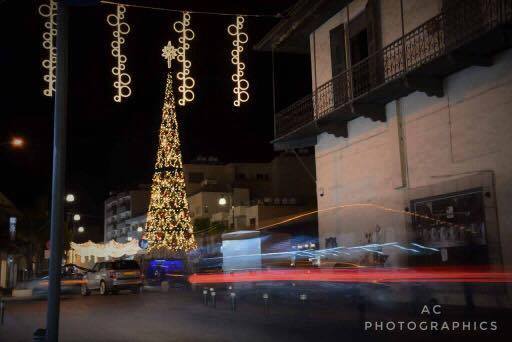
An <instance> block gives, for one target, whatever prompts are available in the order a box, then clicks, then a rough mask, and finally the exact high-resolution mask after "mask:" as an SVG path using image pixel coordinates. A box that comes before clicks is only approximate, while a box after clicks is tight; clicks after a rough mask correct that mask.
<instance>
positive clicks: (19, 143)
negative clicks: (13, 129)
mask: <svg viewBox="0 0 512 342" xmlns="http://www.w3.org/2000/svg"><path fill="white" fill-rule="evenodd" d="M24 144H25V141H24V140H23V139H22V138H20V137H14V138H12V139H11V146H12V147H14V148H21V147H23V145H24Z"/></svg>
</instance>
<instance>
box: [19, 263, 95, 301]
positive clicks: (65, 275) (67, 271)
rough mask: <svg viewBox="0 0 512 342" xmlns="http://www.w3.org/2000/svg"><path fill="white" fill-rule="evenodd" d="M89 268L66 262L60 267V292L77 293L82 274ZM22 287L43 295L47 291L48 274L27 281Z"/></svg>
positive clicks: (34, 293) (35, 294) (37, 294)
mask: <svg viewBox="0 0 512 342" xmlns="http://www.w3.org/2000/svg"><path fill="white" fill-rule="evenodd" d="M87 271H89V269H87V268H84V267H80V266H78V265H75V264H66V265H64V266H62V269H61V281H60V291H61V293H64V294H66V293H79V292H80V287H81V285H82V282H83V276H84V274H85V273H86V272H87ZM24 287H26V288H29V289H32V294H33V295H34V296H43V295H46V294H47V293H48V275H44V276H42V277H40V278H36V279H34V280H32V281H29V282H27V283H26V284H25V285H24Z"/></svg>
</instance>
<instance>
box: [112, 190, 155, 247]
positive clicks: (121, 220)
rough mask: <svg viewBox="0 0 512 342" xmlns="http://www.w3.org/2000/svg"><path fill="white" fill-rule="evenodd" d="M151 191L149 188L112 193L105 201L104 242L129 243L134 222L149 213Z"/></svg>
mask: <svg viewBox="0 0 512 342" xmlns="http://www.w3.org/2000/svg"><path fill="white" fill-rule="evenodd" d="M149 194H150V190H149V187H147V186H140V187H139V188H138V189H134V190H129V191H124V192H119V193H112V194H111V196H110V197H109V198H108V199H107V200H106V201H105V223H104V225H105V230H104V241H105V242H107V241H110V240H116V241H118V242H126V241H128V236H131V235H130V234H131V233H132V231H131V229H133V225H132V224H133V222H136V220H134V219H135V218H137V217H140V216H141V215H145V214H146V213H147V211H148V205H149Z"/></svg>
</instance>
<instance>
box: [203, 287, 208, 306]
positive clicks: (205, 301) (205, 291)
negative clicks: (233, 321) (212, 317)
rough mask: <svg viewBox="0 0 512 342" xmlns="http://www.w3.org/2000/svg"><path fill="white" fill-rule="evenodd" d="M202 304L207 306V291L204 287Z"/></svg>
mask: <svg viewBox="0 0 512 342" xmlns="http://www.w3.org/2000/svg"><path fill="white" fill-rule="evenodd" d="M203 304H204V305H208V289H207V288H206V287H205V288H204V289H203Z"/></svg>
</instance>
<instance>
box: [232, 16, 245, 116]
mask: <svg viewBox="0 0 512 342" xmlns="http://www.w3.org/2000/svg"><path fill="white" fill-rule="evenodd" d="M244 21H245V19H244V17H243V16H241V15H237V16H236V21H235V23H234V24H231V25H229V26H228V34H229V35H230V36H233V50H231V63H232V64H233V65H234V66H235V73H234V74H233V75H232V76H231V80H232V81H233V82H234V87H233V93H234V94H235V99H234V100H233V105H234V106H235V107H240V104H241V103H242V102H247V101H248V100H249V92H248V90H249V81H247V80H246V79H245V78H244V75H245V71H244V70H245V63H244V62H242V60H241V53H242V52H243V51H244V44H246V43H247V41H248V40H249V36H248V35H247V33H245V32H243V29H244Z"/></svg>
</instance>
